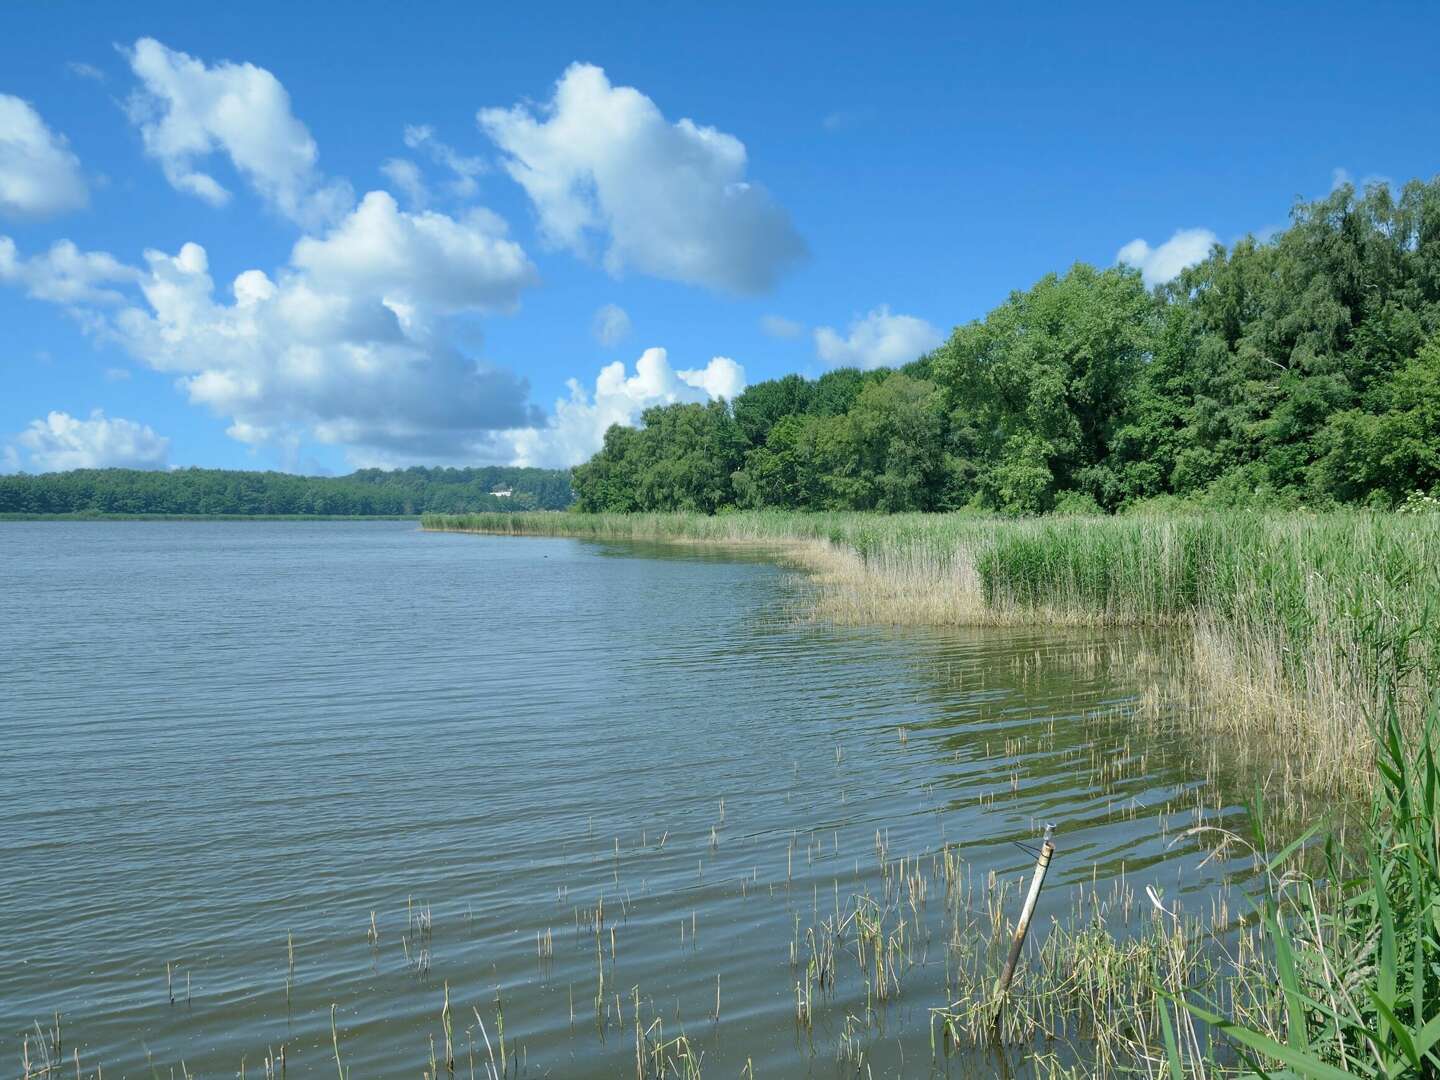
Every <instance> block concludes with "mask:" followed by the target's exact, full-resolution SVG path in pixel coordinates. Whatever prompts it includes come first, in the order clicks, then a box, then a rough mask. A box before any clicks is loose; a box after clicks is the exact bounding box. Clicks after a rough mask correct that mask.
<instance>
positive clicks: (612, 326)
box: [590, 304, 630, 349]
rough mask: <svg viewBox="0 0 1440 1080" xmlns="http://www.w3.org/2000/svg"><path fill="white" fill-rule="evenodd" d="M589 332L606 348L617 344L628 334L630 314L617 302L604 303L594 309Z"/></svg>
mask: <svg viewBox="0 0 1440 1080" xmlns="http://www.w3.org/2000/svg"><path fill="white" fill-rule="evenodd" d="M590 332H591V333H592V334H594V335H595V340H596V341H598V342H599V343H600V344H601V345H604V346H605V347H606V348H607V349H608V348H610V347H611V346H612V345H619V344H620V342H622V341H624V340H625V339H626V338H627V337H629V336H630V316H629V315H628V314H627V313H626V311H625V309H624V308H622V307H621V306H620V305H619V304H606V305H604V306H603V307H601V308H599V309H597V310H596V312H595V318H594V319H593V320H592V321H591V323H590Z"/></svg>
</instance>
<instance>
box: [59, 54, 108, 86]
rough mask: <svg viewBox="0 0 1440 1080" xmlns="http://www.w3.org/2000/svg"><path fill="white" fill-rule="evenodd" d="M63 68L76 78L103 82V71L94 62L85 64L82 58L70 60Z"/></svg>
mask: <svg viewBox="0 0 1440 1080" xmlns="http://www.w3.org/2000/svg"><path fill="white" fill-rule="evenodd" d="M65 70H66V71H68V72H69V73H70V74H71V75H74V76H75V77H76V78H78V79H89V80H90V81H91V82H97V83H103V82H104V81H105V73H104V72H103V71H101V70H100V69H99V68H98V67H96V66H95V65H94V64H87V63H85V62H84V61H83V60H71V61H69V62H67V63H66V65H65Z"/></svg>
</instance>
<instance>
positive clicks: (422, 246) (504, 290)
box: [291, 191, 539, 322]
mask: <svg viewBox="0 0 1440 1080" xmlns="http://www.w3.org/2000/svg"><path fill="white" fill-rule="evenodd" d="M291 262H292V263H293V264H294V265H295V266H297V267H299V268H301V269H302V270H305V271H308V272H309V275H310V276H311V277H312V278H313V279H314V280H315V281H317V282H321V283H323V284H324V285H325V286H326V287H328V288H330V289H332V290H335V291H338V292H341V293H343V294H345V295H347V296H351V297H373V298H376V299H379V300H380V301H381V302H382V303H383V304H384V305H385V306H386V307H388V308H390V309H391V310H392V311H394V312H395V313H396V314H397V315H398V316H400V318H401V320H402V321H406V322H409V321H412V320H415V319H418V318H422V317H423V316H424V315H426V314H436V313H438V314H442V315H448V314H454V313H456V312H460V311H483V312H505V311H513V310H514V309H515V307H516V305H517V304H518V303H519V300H520V293H521V291H522V290H523V289H526V288H528V287H529V286H532V285H534V284H536V283H537V282H538V280H539V275H538V274H537V273H536V271H535V267H534V265H533V264H532V263H531V262H530V260H529V258H528V257H527V256H526V254H525V252H524V250H523V249H522V248H521V247H520V245H519V244H517V243H515V242H514V241H513V240H511V239H509V238H508V237H507V236H506V226H505V222H504V221H503V220H502V219H501V218H500V217H499V216H498V215H496V214H493V213H491V212H490V211H488V210H484V209H479V208H476V209H473V210H470V211H469V212H467V213H465V214H463V215H461V216H460V217H459V218H458V219H457V218H452V217H448V216H446V215H445V214H439V213H435V212H433V211H424V212H420V213H413V214H412V213H406V212H404V211H402V210H401V209H400V208H399V207H398V206H396V205H395V200H394V198H393V197H392V196H391V195H390V194H389V193H388V192H384V191H372V192H370V193H369V194H368V195H366V196H365V198H364V199H362V200H361V201H360V205H359V206H357V207H356V208H355V210H354V211H353V212H352V213H351V214H350V215H349V216H348V217H347V218H345V219H344V220H343V221H342V222H340V223H339V224H338V225H337V226H336V227H335V228H334V229H333V230H331V232H330V233H329V234H328V235H327V236H325V237H324V238H323V239H317V238H314V237H303V238H302V239H301V240H300V241H299V242H298V243H296V245H295V250H294V252H293V254H292V255H291Z"/></svg>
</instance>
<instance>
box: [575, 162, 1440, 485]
mask: <svg viewBox="0 0 1440 1080" xmlns="http://www.w3.org/2000/svg"><path fill="white" fill-rule="evenodd" d="M1437 485H1440V178H1437V179H1435V180H1432V181H1431V182H1429V183H1425V182H1421V181H1418V180H1417V181H1412V182H1411V183H1409V184H1407V185H1406V186H1405V188H1404V189H1403V191H1401V192H1400V193H1399V194H1398V196H1397V195H1396V194H1394V193H1392V191H1391V190H1390V189H1389V188H1388V187H1387V186H1385V185H1373V186H1370V187H1368V188H1367V189H1366V190H1365V191H1364V192H1357V191H1356V190H1355V189H1353V188H1352V187H1349V186H1344V187H1341V188H1338V189H1337V190H1336V191H1335V192H1334V193H1332V194H1331V195H1330V196H1329V197H1328V198H1325V199H1322V200H1319V201H1317V202H1313V203H1309V204H1302V205H1299V206H1297V207H1296V209H1295V210H1294V212H1293V214H1292V220H1291V224H1290V226H1289V228H1287V229H1285V230H1284V231H1283V232H1280V233H1278V234H1277V235H1275V236H1273V237H1271V238H1270V239H1268V240H1264V241H1261V240H1258V239H1255V238H1253V237H1247V238H1245V239H1243V240H1240V241H1239V242H1237V243H1236V244H1234V246H1232V247H1230V248H1229V249H1226V248H1223V247H1221V246H1216V247H1215V248H1214V249H1213V250H1212V251H1211V253H1210V256H1209V257H1208V258H1207V259H1206V260H1205V261H1204V262H1202V263H1200V264H1199V265H1197V266H1194V267H1191V268H1190V269H1188V270H1185V271H1184V272H1183V273H1182V274H1181V275H1180V276H1179V277H1178V278H1177V279H1175V280H1174V281H1172V282H1170V283H1169V284H1166V285H1163V286H1160V287H1158V288H1156V289H1154V290H1153V291H1152V290H1147V289H1146V287H1145V286H1144V284H1143V283H1142V281H1141V277H1140V274H1139V273H1138V272H1137V271H1136V270H1133V269H1130V268H1128V267H1123V266H1122V267H1114V268H1111V269H1106V270H1099V269H1096V268H1095V267H1092V266H1088V265H1085V264H1077V265H1076V266H1074V267H1072V268H1071V269H1070V270H1069V271H1068V272H1066V273H1065V274H1063V275H1054V274H1051V275H1047V276H1046V277H1044V278H1042V279H1041V280H1040V281H1039V282H1037V283H1036V284H1035V285H1034V286H1033V287H1031V288H1030V289H1029V290H1027V291H1024V292H1015V293H1012V294H1011V296H1010V297H1009V299H1008V300H1006V301H1005V303H1003V304H1002V305H1000V306H999V307H998V308H996V309H995V310H994V311H992V312H990V313H989V314H988V315H987V316H985V318H983V319H980V320H977V321H974V322H971V323H968V324H966V325H964V326H961V327H959V328H957V329H956V330H955V332H954V333H953V335H952V336H951V337H950V339H949V341H947V342H946V343H945V344H943V345H941V346H940V347H939V348H937V349H936V350H935V351H933V352H932V353H930V354H928V355H926V356H923V357H919V358H917V359H916V360H915V362H914V363H911V364H909V365H907V366H906V367H904V368H902V369H900V370H895V371H892V370H879V371H866V372H862V371H858V370H838V371H832V372H830V373H828V374H826V375H823V376H821V377H820V378H819V379H815V380H807V379H804V378H801V377H799V376H796V375H791V376H787V377H785V378H783V379H777V380H773V381H770V382H763V383H759V384H757V385H755V386H752V387H750V388H749V389H747V390H746V391H745V392H744V393H742V394H741V395H739V396H738V397H737V398H736V399H735V400H734V401H733V402H730V403H725V402H715V403H711V404H709V405H689V404H685V405H670V406H664V407H659V408H653V409H650V410H648V411H647V412H646V413H645V414H644V417H643V427H642V428H639V429H633V428H625V427H612V428H611V429H610V430H609V432H607V434H606V436H605V444H604V448H603V449H602V450H601V451H600V453H599V454H597V455H596V456H595V457H594V458H592V459H591V460H590V461H589V462H588V463H586V464H585V465H582V466H580V467H578V468H577V469H576V470H575V471H574V486H575V491H576V497H577V507H578V508H579V509H583V510H590V511H601V510H614V511H625V510H669V509H684V510H701V511H708V512H714V511H717V510H722V509H725V508H727V507H732V506H738V507H754V508H759V507H786V508H796V509H877V510H897V511H898V510H948V509H956V508H961V507H978V508H986V509H993V510H1002V511H1008V512H1013V513H1039V512H1044V511H1047V510H1054V509H1060V510H1065V509H1073V510H1081V509H1096V508H1099V509H1102V510H1107V511H1113V510H1117V509H1121V508H1125V507H1127V506H1133V505H1135V504H1137V503H1141V502H1144V501H1146V500H1154V499H1157V498H1161V499H1163V498H1167V497H1168V498H1177V497H1178V498H1184V499H1187V500H1195V501H1203V502H1208V503H1211V504H1219V505H1236V504H1251V505H1256V504H1266V505H1282V506H1283V505H1291V506H1293V505H1308V506H1324V505H1331V504H1338V503H1360V504H1366V505H1374V506H1382V507H1384V506H1393V505H1395V504H1396V503H1398V502H1399V501H1401V500H1402V499H1404V498H1405V497H1406V496H1408V495H1410V494H1411V493H1413V492H1415V491H1417V490H1419V491H1425V492H1431V491H1434V489H1435V488H1436V486H1437Z"/></svg>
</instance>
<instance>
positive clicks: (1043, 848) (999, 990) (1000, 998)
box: [995, 825, 1055, 1027]
mask: <svg viewBox="0 0 1440 1080" xmlns="http://www.w3.org/2000/svg"><path fill="white" fill-rule="evenodd" d="M1054 835H1055V826H1054V825H1046V826H1045V838H1044V840H1042V841H1041V843H1040V856H1039V858H1037V859H1036V860H1035V876H1034V877H1032V878H1031V879H1030V892H1029V893H1027V894H1026V896H1025V906H1024V907H1022V908H1021V909H1020V921H1019V923H1017V924H1016V926H1015V938H1014V940H1013V941H1011V942H1010V955H1009V956H1008V957H1006V958H1005V969H1004V970H1003V971H1001V972H1000V983H999V985H998V986H997V987H996V989H995V997H996V1002H995V1024H996V1026H997V1027H998V1026H999V1024H1000V1012H1001V1010H1002V1009H1003V1008H1004V1007H1005V997H1006V995H1007V994H1008V993H1009V992H1010V980H1011V979H1013V978H1014V977H1015V966H1016V964H1018V963H1019V961H1020V950H1021V948H1022V947H1023V946H1024V945H1025V935H1026V934H1027V933H1029V931H1030V920H1031V918H1033V917H1034V915H1035V903H1036V901H1038V900H1039V899H1040V887H1041V886H1042V885H1044V884H1045V872H1046V871H1047V870H1049V869H1050V857H1051V856H1052V855H1054V854H1055V843H1054V840H1053V839H1052V838H1053V837H1054Z"/></svg>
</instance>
